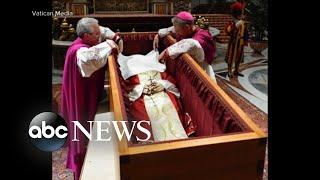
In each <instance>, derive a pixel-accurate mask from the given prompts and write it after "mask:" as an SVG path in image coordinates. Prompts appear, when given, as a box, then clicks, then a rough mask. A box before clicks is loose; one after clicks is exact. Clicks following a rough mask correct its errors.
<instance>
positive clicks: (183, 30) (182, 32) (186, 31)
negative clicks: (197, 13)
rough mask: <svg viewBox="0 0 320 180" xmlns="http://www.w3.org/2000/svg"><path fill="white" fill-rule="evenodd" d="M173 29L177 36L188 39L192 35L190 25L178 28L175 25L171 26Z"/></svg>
mask: <svg viewBox="0 0 320 180" xmlns="http://www.w3.org/2000/svg"><path fill="white" fill-rule="evenodd" d="M173 27H174V30H175V31H176V34H177V35H179V36H183V37H188V36H190V34H191V33H192V26H191V25H185V26H179V25H177V24H173Z"/></svg>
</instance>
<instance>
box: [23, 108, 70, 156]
mask: <svg viewBox="0 0 320 180" xmlns="http://www.w3.org/2000/svg"><path fill="white" fill-rule="evenodd" d="M29 136H30V139H31V142H32V144H33V145H35V146H36V147H37V148H38V149H40V150H42V151H50V152H52V151H55V150H58V149H60V148H61V147H62V146H63V145H64V144H65V143H66V140H67V137H68V128H67V125H66V122H65V121H64V119H63V118H62V117H61V116H59V115H58V114H56V113H52V112H43V113H40V114H38V115H37V116H35V117H34V118H33V119H32V121H31V123H30V125H29Z"/></svg>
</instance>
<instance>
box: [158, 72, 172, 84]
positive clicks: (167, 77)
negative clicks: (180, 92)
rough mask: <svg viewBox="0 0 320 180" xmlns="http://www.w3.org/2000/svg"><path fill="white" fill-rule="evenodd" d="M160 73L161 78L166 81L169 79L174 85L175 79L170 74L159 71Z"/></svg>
mask: <svg viewBox="0 0 320 180" xmlns="http://www.w3.org/2000/svg"><path fill="white" fill-rule="evenodd" d="M160 74H161V78H162V79H163V80H168V81H170V82H171V83H172V84H174V85H176V80H175V79H174V78H173V77H172V76H170V75H169V74H168V73H167V72H162V73H160Z"/></svg>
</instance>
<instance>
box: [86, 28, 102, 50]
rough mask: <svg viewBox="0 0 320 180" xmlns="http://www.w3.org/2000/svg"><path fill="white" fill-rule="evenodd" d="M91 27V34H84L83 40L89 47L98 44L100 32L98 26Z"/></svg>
mask: <svg viewBox="0 0 320 180" xmlns="http://www.w3.org/2000/svg"><path fill="white" fill-rule="evenodd" d="M91 27H92V28H93V32H92V33H85V34H84V38H83V39H84V40H85V41H86V43H88V44H89V45H91V46H94V45H96V44H98V43H99V38H100V34H101V32H100V28H99V25H98V24H93V25H92V26H91Z"/></svg>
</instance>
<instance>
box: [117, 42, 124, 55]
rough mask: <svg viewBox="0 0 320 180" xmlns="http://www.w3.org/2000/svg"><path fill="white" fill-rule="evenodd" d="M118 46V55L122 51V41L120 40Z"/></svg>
mask: <svg viewBox="0 0 320 180" xmlns="http://www.w3.org/2000/svg"><path fill="white" fill-rule="evenodd" d="M118 46H119V53H122V51H123V40H122V39H120V41H119V43H118Z"/></svg>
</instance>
